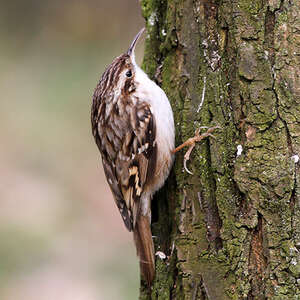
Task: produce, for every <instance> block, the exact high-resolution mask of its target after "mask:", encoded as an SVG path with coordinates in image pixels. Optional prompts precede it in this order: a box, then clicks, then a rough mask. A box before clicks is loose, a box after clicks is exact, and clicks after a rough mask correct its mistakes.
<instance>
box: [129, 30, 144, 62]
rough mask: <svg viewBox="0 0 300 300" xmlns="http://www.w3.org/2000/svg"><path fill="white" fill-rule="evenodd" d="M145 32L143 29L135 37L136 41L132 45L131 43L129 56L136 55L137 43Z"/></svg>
mask: <svg viewBox="0 0 300 300" xmlns="http://www.w3.org/2000/svg"><path fill="white" fill-rule="evenodd" d="M144 31H145V27H144V28H142V29H141V30H140V32H139V33H138V34H137V35H136V36H135V38H134V40H133V41H132V43H131V45H130V47H129V49H128V50H127V54H128V55H129V56H132V55H134V49H135V46H136V43H137V41H138V40H139V38H140V37H141V35H142V34H143V32H144Z"/></svg>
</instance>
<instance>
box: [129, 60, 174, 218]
mask: <svg viewBox="0 0 300 300" xmlns="http://www.w3.org/2000/svg"><path fill="white" fill-rule="evenodd" d="M135 72H136V73H135V81H136V82H137V84H136V94H137V95H138V97H139V99H140V100H141V101H145V102H147V103H148V104H150V105H151V111H152V114H153V116H154V117H155V123H156V140H155V142H156V145H157V164H156V169H155V174H154V176H155V180H154V184H153V186H150V187H149V188H148V191H147V192H146V194H145V195H144V197H145V198H148V199H149V198H151V197H152V195H153V194H154V193H155V192H156V191H157V190H158V189H159V188H161V186H162V185H163V184H164V182H165V180H166V179H167V177H168V175H169V172H170V169H171V167H172V164H173V160H174V155H173V153H172V150H174V146H175V128H174V118H173V111H172V108H171V105H170V102H169V100H168V98H167V96H166V94H165V92H164V91H163V90H162V89H161V88H160V87H159V86H158V85H157V84H156V83H155V82H154V81H152V80H150V79H149V77H148V76H147V75H146V74H145V73H144V72H143V71H142V70H141V69H140V68H139V67H138V66H137V65H135ZM153 171H154V170H153ZM144 197H142V198H144ZM143 202H144V201H142V211H143V212H144V213H146V212H149V207H148V205H149V203H145V202H149V200H148V201H145V202H144V203H143Z"/></svg>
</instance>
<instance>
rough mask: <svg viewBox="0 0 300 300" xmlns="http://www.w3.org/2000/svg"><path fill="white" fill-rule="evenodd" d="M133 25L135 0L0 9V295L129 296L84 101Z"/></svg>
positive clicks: (137, 19) (131, 275) (114, 216)
mask: <svg viewBox="0 0 300 300" xmlns="http://www.w3.org/2000/svg"><path fill="white" fill-rule="evenodd" d="M143 24H144V20H143V18H142V16H141V11H140V7H139V2H138V1H137V0H136V1H124V0H85V1H83V0H81V1H80V0H67V1H61V0H52V1H50V0H44V1H41V0H26V1H24V0H13V1H1V2H0V91H1V94H0V95H1V96H0V97H1V99H0V138H1V142H0V143H1V144H0V299H1V300H24V299H26V300H71V299H72V300H101V299H137V298H138V286H139V275H138V261H137V258H136V255H135V249H134V245H133V240H132V236H131V234H129V233H128V232H127V231H126V229H125V227H124V225H123V222H122V220H121V217H120V216H119V212H118V210H117V208H116V206H115V204H114V202H113V200H112V197H111V194H110V191H109V188H108V186H107V184H106V180H105V178H104V174H103V172H102V167H101V162H100V156H99V153H98V150H97V148H96V145H95V143H94V141H93V138H92V135H91V129H90V105H91V97H92V94H93V90H94V88H95V86H96V84H97V82H98V80H99V78H100V75H101V74H102V72H103V71H104V68H105V66H107V65H108V64H109V63H110V62H111V61H112V59H113V58H114V57H116V56H118V55H119V54H121V52H122V51H125V50H126V49H127V47H128V46H129V44H130V42H131V40H132V39H133V37H134V35H135V34H136V33H137V32H138V31H139V30H140V29H141V27H142V26H143ZM141 44H142V43H141ZM142 48H143V46H142V45H139V47H138V61H139V62H140V61H141V59H142V51H143V49H142Z"/></svg>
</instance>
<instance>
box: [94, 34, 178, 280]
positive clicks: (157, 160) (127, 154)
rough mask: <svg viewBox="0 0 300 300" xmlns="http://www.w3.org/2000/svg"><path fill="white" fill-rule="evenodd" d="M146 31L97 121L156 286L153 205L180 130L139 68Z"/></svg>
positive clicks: (97, 96) (100, 102)
mask: <svg viewBox="0 0 300 300" xmlns="http://www.w3.org/2000/svg"><path fill="white" fill-rule="evenodd" d="M143 31H144V29H142V30H141V31H140V32H139V33H138V34H137V36H136V37H135V38H134V40H133V42H132V44H131V46H130V47H129V49H128V50H127V52H126V53H124V54H122V55H120V56H119V57H117V58H115V59H114V61H113V62H112V63H111V64H110V65H109V66H108V67H107V69H106V70H105V72H104V73H103V75H102V77H101V79H100V82H99V83H98V85H97V87H96V89H95V92H94V95H93V104H92V112H91V121H92V131H93V135H94V138H95V141H96V144H97V145H98V148H99V150H100V152H101V157H102V163H103V168H104V171H105V175H106V179H107V181H108V184H109V186H110V189H111V191H112V193H113V196H114V199H115V202H116V204H117V206H118V208H119V210H120V213H121V216H122V218H123V221H124V223H125V225H126V227H127V229H128V230H129V231H133V236H134V241H135V245H136V249H137V254H138V256H139V258H140V269H141V273H142V275H143V277H144V279H145V280H146V282H147V284H148V286H151V283H152V281H153V279H154V274H155V258H154V246H153V241H152V234H151V227H150V225H151V199H152V196H153V194H154V193H155V192H156V191H157V190H158V189H159V188H160V187H161V186H162V185H163V183H164V182H165V180H166V178H167V177H168V175H169V172H170V169H171V167H172V164H173V160H174V139H175V129H174V120H173V112H172V109H171V106H170V103H169V100H168V98H167V96H166V94H165V93H164V91H163V90H162V89H161V88H160V87H159V86H158V85H157V84H155V83H154V82H153V81H152V80H150V79H149V78H148V76H147V75H146V74H145V73H144V72H143V71H142V70H141V69H140V68H139V66H138V65H137V64H136V62H135V55H134V50H135V46H136V43H137V41H138V39H139V37H140V36H141V34H142V33H143Z"/></svg>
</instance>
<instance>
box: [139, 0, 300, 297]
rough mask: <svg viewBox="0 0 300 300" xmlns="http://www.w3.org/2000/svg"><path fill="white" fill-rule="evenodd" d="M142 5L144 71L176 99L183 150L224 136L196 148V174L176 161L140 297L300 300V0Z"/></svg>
mask: <svg viewBox="0 0 300 300" xmlns="http://www.w3.org/2000/svg"><path fill="white" fill-rule="evenodd" d="M141 8H142V12H143V16H144V17H145V20H146V27H147V38H146V48H145V57H144V62H143V68H144V69H145V71H146V72H147V73H148V74H149V76H150V77H151V78H152V79H153V80H155V81H156V82H157V83H158V84H159V85H161V87H162V88H163V89H164V91H165V92H166V94H167V96H168V98H169V100H170V102H171V105H172V108H173V111H174V117H175V127H176V144H180V143H181V142H182V141H184V140H186V139H187V138H189V137H191V136H193V135H194V132H195V130H196V129H197V128H199V127H200V126H213V125H219V126H220V127H221V129H220V130H218V131H216V132H215V133H214V135H215V138H209V139H207V140H205V141H203V142H202V143H201V144H199V145H197V146H196V147H195V149H194V151H193V153H192V156H191V160H190V161H189V163H188V168H189V169H190V170H191V171H192V172H193V175H190V174H188V173H187V172H185V171H184V169H183V153H179V154H177V155H176V162H175V165H174V168H173V171H172V174H171V175H170V179H169V180H168V182H167V184H166V186H165V187H164V189H163V190H162V191H160V192H159V193H158V195H157V196H156V197H155V198H154V200H153V228H152V229H153V234H154V235H155V236H156V238H155V247H156V250H160V251H163V252H164V253H165V254H166V255H167V258H166V259H165V260H160V259H159V258H157V260H156V279H155V282H154V285H153V288H152V291H151V295H150V294H149V291H148V289H147V288H146V287H145V286H144V285H143V284H142V285H141V296H140V299H203V300H204V299H213V300H218V299H278V300H279V299H280V300H281V299H298V298H297V297H300V296H299V295H300V291H299V284H300V279H299V276H300V267H299V251H300V226H299V223H300V222H299V221H300V209H299V205H300V204H299V203H300V187H299V167H298V163H297V162H296V161H297V155H298V157H299V156H300V100H299V88H298V86H299V42H300V40H299V29H300V24H299V11H300V4H299V2H296V1H285V0H269V1H258V0H255V1H247V0H237V1H232V0H223V1H221V0H219V1H218V0H215V1H214V0H212V1H206V0H205V1H200V0H169V1H167V0H142V1H141ZM203 94H204V101H203V103H202V99H203ZM238 145H239V147H240V148H239V149H242V150H240V151H241V152H240V153H239V155H237V146H238Z"/></svg>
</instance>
